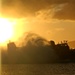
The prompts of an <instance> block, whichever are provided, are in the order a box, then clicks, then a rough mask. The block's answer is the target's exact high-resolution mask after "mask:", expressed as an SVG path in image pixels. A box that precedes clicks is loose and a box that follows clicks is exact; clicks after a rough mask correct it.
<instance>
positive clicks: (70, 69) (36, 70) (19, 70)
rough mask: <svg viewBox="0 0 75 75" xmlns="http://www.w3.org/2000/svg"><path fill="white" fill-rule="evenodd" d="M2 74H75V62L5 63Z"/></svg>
mask: <svg viewBox="0 0 75 75" xmlns="http://www.w3.org/2000/svg"><path fill="white" fill-rule="evenodd" d="M1 75H75V63H64V64H58V63H56V64H10V65H7V64H3V65H2V72H1Z"/></svg>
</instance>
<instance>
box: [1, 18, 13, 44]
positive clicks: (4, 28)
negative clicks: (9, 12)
mask: <svg viewBox="0 0 75 75" xmlns="http://www.w3.org/2000/svg"><path fill="white" fill-rule="evenodd" d="M12 36H13V24H12V22H10V21H9V20H8V19H6V18H0V43H4V42H5V41H7V40H10V38H11V37H12Z"/></svg>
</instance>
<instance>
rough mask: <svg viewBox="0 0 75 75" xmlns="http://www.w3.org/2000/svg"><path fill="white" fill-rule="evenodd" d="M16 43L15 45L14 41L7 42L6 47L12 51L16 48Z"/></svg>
mask: <svg viewBox="0 0 75 75" xmlns="http://www.w3.org/2000/svg"><path fill="white" fill-rule="evenodd" d="M16 48H17V47H16V45H15V43H14V42H9V43H8V44H7V49H8V51H14V50H16Z"/></svg>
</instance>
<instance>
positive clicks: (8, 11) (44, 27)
mask: <svg viewBox="0 0 75 75" xmlns="http://www.w3.org/2000/svg"><path fill="white" fill-rule="evenodd" d="M74 3H75V2H74V0H71V1H70V0H66V1H65V0H61V1H60V0H53V1H52V0H50V1H49V0H40V1H38V0H30V1H27V0H2V2H1V6H0V7H1V16H2V17H4V18H13V19H14V20H15V19H17V20H16V21H17V24H16V25H15V27H14V32H15V33H14V38H15V37H16V38H15V40H17V39H19V38H21V36H22V35H23V34H24V33H25V32H33V33H37V34H38V35H40V36H42V37H44V38H46V39H48V40H54V41H56V42H60V41H62V40H68V41H72V40H75V35H74V32H75V10H74V9H75V4H74Z"/></svg>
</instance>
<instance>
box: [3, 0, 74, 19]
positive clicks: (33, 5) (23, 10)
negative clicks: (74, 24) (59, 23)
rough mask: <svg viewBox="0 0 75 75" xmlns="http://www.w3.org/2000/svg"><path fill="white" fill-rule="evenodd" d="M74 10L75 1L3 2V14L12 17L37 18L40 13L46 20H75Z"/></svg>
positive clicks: (10, 0) (17, 0) (11, 0)
mask: <svg viewBox="0 0 75 75" xmlns="http://www.w3.org/2000/svg"><path fill="white" fill-rule="evenodd" d="M74 9H75V0H2V14H3V15H4V16H11V17H13V16H14V17H15V16H16V17H28V16H36V13H38V12H39V11H40V13H39V14H42V13H44V14H42V16H45V17H46V19H47V18H49V17H50V18H51V17H52V18H54V19H59V20H60V19H64V20H67V19H68V20H75V17H74V16H75V10H74ZM41 11H42V12H41ZM49 12H50V13H49ZM37 15H38V14H37ZM51 15H52V16H51ZM42 16H41V17H42Z"/></svg>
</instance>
